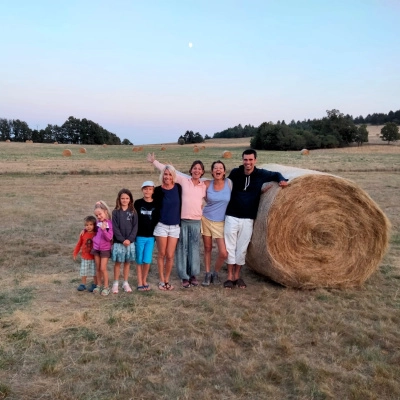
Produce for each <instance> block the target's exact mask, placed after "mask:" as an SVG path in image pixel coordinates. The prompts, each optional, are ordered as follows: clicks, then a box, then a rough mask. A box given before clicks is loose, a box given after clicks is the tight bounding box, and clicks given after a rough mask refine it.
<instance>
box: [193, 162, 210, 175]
mask: <svg viewBox="0 0 400 400" xmlns="http://www.w3.org/2000/svg"><path fill="white" fill-rule="evenodd" d="M197 164H199V165H200V167H201V169H202V170H203V173H202V174H201V176H203V175H204V173H205V172H206V171H205V169H204V164H203V163H202V161H200V160H195V161H193V162H192V165H191V167H190V169H189V174H190V175H192V169H193V167H194V166H195V165H197Z"/></svg>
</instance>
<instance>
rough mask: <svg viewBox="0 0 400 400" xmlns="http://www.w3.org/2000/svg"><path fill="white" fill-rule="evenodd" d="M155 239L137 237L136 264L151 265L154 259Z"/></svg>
mask: <svg viewBox="0 0 400 400" xmlns="http://www.w3.org/2000/svg"><path fill="white" fill-rule="evenodd" d="M154 241H155V239H154V237H143V236H137V237H136V263H137V264H139V265H141V264H151V261H152V259H153V249H154Z"/></svg>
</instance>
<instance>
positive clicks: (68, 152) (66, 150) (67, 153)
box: [62, 149, 72, 157]
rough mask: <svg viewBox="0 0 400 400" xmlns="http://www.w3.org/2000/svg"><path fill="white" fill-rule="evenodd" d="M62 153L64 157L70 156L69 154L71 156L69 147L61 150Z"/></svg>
mask: <svg viewBox="0 0 400 400" xmlns="http://www.w3.org/2000/svg"><path fill="white" fill-rule="evenodd" d="M62 155H63V156H64V157H71V156H72V151H71V150H69V149H65V150H64V151H63V152H62Z"/></svg>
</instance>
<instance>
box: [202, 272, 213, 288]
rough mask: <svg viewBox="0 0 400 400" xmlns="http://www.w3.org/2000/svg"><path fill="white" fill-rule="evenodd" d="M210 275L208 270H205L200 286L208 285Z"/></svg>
mask: <svg viewBox="0 0 400 400" xmlns="http://www.w3.org/2000/svg"><path fill="white" fill-rule="evenodd" d="M211 276H212V275H211V273H210V272H206V274H205V275H204V281H203V282H201V284H202V286H210V283H211Z"/></svg>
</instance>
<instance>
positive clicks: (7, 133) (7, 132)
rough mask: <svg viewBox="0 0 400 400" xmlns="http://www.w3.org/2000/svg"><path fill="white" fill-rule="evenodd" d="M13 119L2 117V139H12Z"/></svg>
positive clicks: (0, 132)
mask: <svg viewBox="0 0 400 400" xmlns="http://www.w3.org/2000/svg"><path fill="white" fill-rule="evenodd" d="M11 131H12V125H11V120H7V119H6V118H0V140H11Z"/></svg>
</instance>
